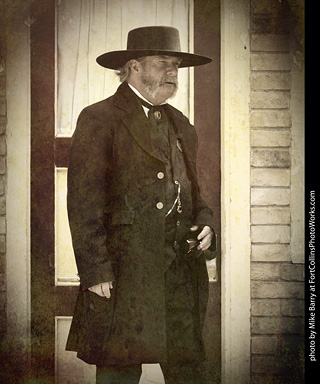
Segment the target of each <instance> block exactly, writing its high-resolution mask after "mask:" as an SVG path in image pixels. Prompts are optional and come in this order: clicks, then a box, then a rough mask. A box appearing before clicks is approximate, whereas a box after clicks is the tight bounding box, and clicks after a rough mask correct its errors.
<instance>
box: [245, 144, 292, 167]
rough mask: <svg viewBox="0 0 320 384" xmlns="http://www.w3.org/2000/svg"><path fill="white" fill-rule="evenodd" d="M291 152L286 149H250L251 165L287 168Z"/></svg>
mask: <svg viewBox="0 0 320 384" xmlns="http://www.w3.org/2000/svg"><path fill="white" fill-rule="evenodd" d="M290 164H291V154H290V151H289V150H288V149H277V148H274V149H269V148H268V149H252V150H251V166H252V167H261V168H289V167H290Z"/></svg>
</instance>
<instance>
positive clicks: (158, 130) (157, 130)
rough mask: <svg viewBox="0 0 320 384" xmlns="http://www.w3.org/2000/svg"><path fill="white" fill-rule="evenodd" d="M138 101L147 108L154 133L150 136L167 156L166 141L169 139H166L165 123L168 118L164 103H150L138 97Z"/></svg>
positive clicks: (166, 125)
mask: <svg viewBox="0 0 320 384" xmlns="http://www.w3.org/2000/svg"><path fill="white" fill-rule="evenodd" d="M139 99H140V98H139ZM140 102H141V104H142V105H143V106H145V107H146V108H148V109H149V112H148V117H149V121H150V123H151V125H152V127H153V131H154V134H155V135H154V137H153V135H152V138H153V139H154V140H155V141H156V143H157V145H158V147H159V149H160V150H161V152H163V153H164V155H165V156H166V157H168V156H169V142H168V140H169V139H168V124H167V122H168V120H167V116H166V114H165V111H164V109H165V104H164V105H152V104H149V103H147V102H146V101H145V100H142V99H140Z"/></svg>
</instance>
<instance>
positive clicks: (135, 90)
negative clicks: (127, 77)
mask: <svg viewBox="0 0 320 384" xmlns="http://www.w3.org/2000/svg"><path fill="white" fill-rule="evenodd" d="M128 85H129V87H130V88H131V89H132V90H133V92H134V93H135V94H136V95H137V96H138V97H140V99H142V100H144V101H145V102H147V103H148V104H151V105H154V104H152V103H150V101H149V100H147V99H146V98H145V97H143V96H142V95H141V93H140V92H139V91H138V90H137V89H136V88H135V87H134V86H133V85H131V84H129V83H128ZM166 103H167V102H166V101H165V102H164V103H161V105H163V104H166ZM142 108H143V110H144V113H145V114H146V116H147V117H148V112H149V108H147V107H145V106H144V105H142Z"/></svg>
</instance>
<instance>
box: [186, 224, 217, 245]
mask: <svg viewBox="0 0 320 384" xmlns="http://www.w3.org/2000/svg"><path fill="white" fill-rule="evenodd" d="M198 229H199V226H198V225H193V226H192V227H191V228H190V231H192V232H195V231H197V230H198ZM212 238H213V230H212V229H211V228H210V227H208V226H207V225H206V226H204V227H203V230H202V231H201V232H200V233H199V235H198V236H197V239H198V240H200V244H199V245H198V249H199V250H200V249H201V250H202V251H206V250H207V249H209V248H210V245H211V241H212Z"/></svg>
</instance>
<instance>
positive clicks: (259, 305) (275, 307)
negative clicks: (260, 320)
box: [251, 299, 281, 317]
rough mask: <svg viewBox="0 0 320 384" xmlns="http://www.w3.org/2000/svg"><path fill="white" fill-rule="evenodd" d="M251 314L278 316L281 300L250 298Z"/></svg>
mask: <svg viewBox="0 0 320 384" xmlns="http://www.w3.org/2000/svg"><path fill="white" fill-rule="evenodd" d="M251 315H252V316H269V317H270V316H280V315H281V300H280V299H252V300H251Z"/></svg>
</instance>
